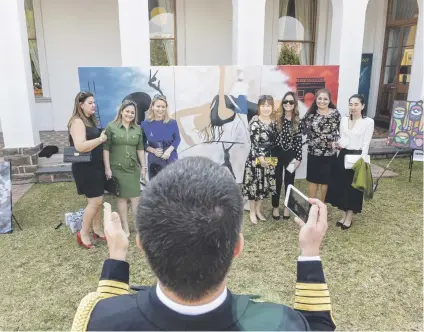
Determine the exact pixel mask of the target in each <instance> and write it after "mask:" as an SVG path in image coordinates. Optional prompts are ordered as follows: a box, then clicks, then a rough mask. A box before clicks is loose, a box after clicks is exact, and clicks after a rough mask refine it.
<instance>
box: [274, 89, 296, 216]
mask: <svg viewBox="0 0 424 332" xmlns="http://www.w3.org/2000/svg"><path fill="white" fill-rule="evenodd" d="M278 113H279V116H278V118H277V125H278V129H279V136H280V138H279V144H278V146H276V147H275V148H274V149H273V155H275V156H276V157H277V158H278V164H277V167H276V168H275V177H276V193H275V194H274V195H272V207H273V208H274V209H273V211H272V217H273V218H274V219H275V220H279V219H280V212H279V206H280V195H281V186H282V182H283V173H284V192H285V193H286V192H287V187H288V186H289V184H294V177H295V173H296V169H297V168H298V167H299V166H300V163H301V161H302V129H301V123H300V118H299V108H298V101H297V97H296V94H295V93H294V92H290V91H289V92H287V93H286V94H285V95H284V97H283V99H282V102H281V108H280V111H279V112H278ZM290 164H292V165H291V166H290ZM289 218H290V212H289V211H288V209H287V208H284V213H283V219H289Z"/></svg>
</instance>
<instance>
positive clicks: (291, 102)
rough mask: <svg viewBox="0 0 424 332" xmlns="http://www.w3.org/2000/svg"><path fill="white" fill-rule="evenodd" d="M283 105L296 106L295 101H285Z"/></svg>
mask: <svg viewBox="0 0 424 332" xmlns="http://www.w3.org/2000/svg"><path fill="white" fill-rule="evenodd" d="M283 104H284V105H287V104H290V105H294V104H295V102H294V100H283Z"/></svg>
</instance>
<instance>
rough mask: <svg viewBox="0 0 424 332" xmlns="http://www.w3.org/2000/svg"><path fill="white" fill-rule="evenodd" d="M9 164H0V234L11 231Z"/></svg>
mask: <svg viewBox="0 0 424 332" xmlns="http://www.w3.org/2000/svg"><path fill="white" fill-rule="evenodd" d="M10 173H11V172H10V162H6V161H2V162H0V234H6V233H10V232H11V231H12V180H11V174H10Z"/></svg>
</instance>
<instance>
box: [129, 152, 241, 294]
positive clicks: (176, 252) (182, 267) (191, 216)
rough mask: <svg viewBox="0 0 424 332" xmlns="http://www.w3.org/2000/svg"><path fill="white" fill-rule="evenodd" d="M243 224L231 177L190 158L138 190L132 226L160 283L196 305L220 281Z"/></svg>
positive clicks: (210, 164) (238, 195)
mask: <svg viewBox="0 0 424 332" xmlns="http://www.w3.org/2000/svg"><path fill="white" fill-rule="evenodd" d="M242 219H243V199H242V196H241V193H240V190H239V187H238V185H237V183H236V182H235V181H234V178H233V176H232V175H231V173H230V172H229V171H228V170H227V169H226V168H224V167H222V166H220V165H218V164H216V163H214V162H213V161H211V160H209V159H207V158H203V157H189V158H184V159H182V160H179V161H177V162H175V163H173V164H171V165H169V166H167V167H166V168H165V169H164V170H162V171H161V172H160V173H159V174H158V175H157V176H156V177H155V178H154V179H153V180H152V181H151V182H150V183H149V184H148V186H147V187H146V189H145V190H143V192H142V194H141V198H140V204H139V208H138V212H137V219H136V227H137V232H138V236H139V237H140V240H141V244H142V246H143V249H144V251H145V253H146V256H147V259H148V261H149V264H150V266H151V268H152V270H153V272H154V273H155V274H156V276H157V278H158V279H159V281H160V282H161V284H162V285H163V286H164V287H166V288H167V289H169V290H170V291H172V292H173V293H174V294H175V295H177V296H178V297H179V298H181V299H184V300H187V301H195V300H199V299H201V298H202V297H204V296H206V295H208V294H210V293H211V292H213V291H214V290H216V289H217V288H218V287H219V286H220V285H221V284H222V282H223V280H224V279H225V276H226V275H227V273H228V269H229V267H230V265H231V262H232V258H233V253H234V249H235V247H236V244H237V242H238V241H239V238H240V230H241V225H242Z"/></svg>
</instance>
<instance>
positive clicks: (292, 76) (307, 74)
mask: <svg viewBox="0 0 424 332" xmlns="http://www.w3.org/2000/svg"><path fill="white" fill-rule="evenodd" d="M278 69H279V70H280V71H281V72H282V73H283V74H284V75H285V76H287V78H288V80H287V84H288V85H289V87H290V89H291V90H292V91H296V94H297V96H298V98H299V100H301V101H302V102H303V103H304V104H305V105H306V106H307V107H309V106H311V104H312V102H313V101H314V98H315V92H316V91H317V90H319V89H320V88H323V87H325V88H327V89H328V90H329V91H330V93H331V99H332V100H333V102H334V104H336V105H337V97H338V90H339V66H278ZM346 102H347V101H346Z"/></svg>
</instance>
